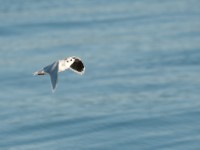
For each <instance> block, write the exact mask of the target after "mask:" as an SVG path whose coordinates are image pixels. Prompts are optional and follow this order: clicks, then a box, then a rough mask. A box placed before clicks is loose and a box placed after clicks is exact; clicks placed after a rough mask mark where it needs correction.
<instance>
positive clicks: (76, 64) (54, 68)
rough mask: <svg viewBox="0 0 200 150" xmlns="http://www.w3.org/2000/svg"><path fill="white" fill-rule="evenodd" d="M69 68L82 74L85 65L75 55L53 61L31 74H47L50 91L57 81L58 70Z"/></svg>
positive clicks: (53, 88) (53, 89)
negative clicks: (49, 81)
mask: <svg viewBox="0 0 200 150" xmlns="http://www.w3.org/2000/svg"><path fill="white" fill-rule="evenodd" d="M67 69H71V70H72V71H74V72H76V73H78V74H80V75H82V74H83V73H84V72H85V67H84V64H83V62H82V61H81V59H80V58H78V57H76V56H72V57H68V58H65V59H62V60H58V61H55V62H54V63H52V64H50V65H48V66H46V67H44V68H43V69H41V70H39V71H36V72H35V73H33V75H46V74H49V75H50V78H51V85H52V91H53V92H54V91H55V88H56V84H57V81H58V72H62V71H65V70H67Z"/></svg>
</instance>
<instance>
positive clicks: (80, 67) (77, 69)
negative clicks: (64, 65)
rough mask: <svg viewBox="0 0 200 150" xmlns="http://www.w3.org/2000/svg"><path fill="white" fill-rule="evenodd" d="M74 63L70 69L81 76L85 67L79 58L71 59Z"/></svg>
mask: <svg viewBox="0 0 200 150" xmlns="http://www.w3.org/2000/svg"><path fill="white" fill-rule="evenodd" d="M73 59H74V62H73V64H71V66H70V69H71V70H72V71H74V72H76V73H78V74H81V75H82V74H83V73H84V71H85V67H84V64H83V62H82V61H81V59H80V58H77V57H73Z"/></svg>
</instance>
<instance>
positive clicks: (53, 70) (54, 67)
mask: <svg viewBox="0 0 200 150" xmlns="http://www.w3.org/2000/svg"><path fill="white" fill-rule="evenodd" d="M58 64H59V63H58V62H54V63H53V64H51V65H49V66H47V67H45V68H44V71H45V72H46V73H48V74H49V75H50V78H51V85H52V90H53V92H54V91H55V88H56V84H57V82H58Z"/></svg>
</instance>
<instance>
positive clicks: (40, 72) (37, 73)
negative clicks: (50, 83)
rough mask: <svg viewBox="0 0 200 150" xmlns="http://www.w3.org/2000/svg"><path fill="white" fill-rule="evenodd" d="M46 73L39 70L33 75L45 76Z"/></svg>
mask: <svg viewBox="0 0 200 150" xmlns="http://www.w3.org/2000/svg"><path fill="white" fill-rule="evenodd" d="M45 74H46V73H45V72H44V70H39V71H36V72H34V73H33V75H34V76H35V75H45Z"/></svg>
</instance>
